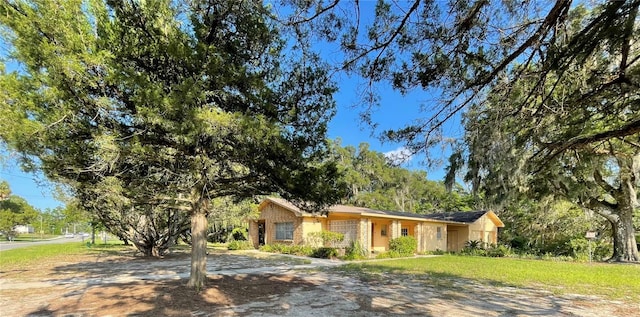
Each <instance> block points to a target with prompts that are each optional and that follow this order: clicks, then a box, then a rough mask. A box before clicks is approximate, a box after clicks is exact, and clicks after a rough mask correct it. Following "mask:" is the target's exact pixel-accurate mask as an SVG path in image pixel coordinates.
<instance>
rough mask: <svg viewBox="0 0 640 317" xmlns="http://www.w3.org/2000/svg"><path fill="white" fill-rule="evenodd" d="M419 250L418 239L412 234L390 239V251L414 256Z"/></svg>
mask: <svg viewBox="0 0 640 317" xmlns="http://www.w3.org/2000/svg"><path fill="white" fill-rule="evenodd" d="M417 250H418V241H417V240H416V238H414V237H412V236H404V237H398V238H395V239H391V240H390V241H389V252H396V253H397V254H399V255H400V256H413V255H414V254H415V253H416V251H417Z"/></svg>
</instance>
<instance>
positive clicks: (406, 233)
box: [400, 228, 409, 237]
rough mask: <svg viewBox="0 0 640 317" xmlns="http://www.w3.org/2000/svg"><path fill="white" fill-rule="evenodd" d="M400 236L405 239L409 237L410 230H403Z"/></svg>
mask: <svg viewBox="0 0 640 317" xmlns="http://www.w3.org/2000/svg"><path fill="white" fill-rule="evenodd" d="M400 234H401V235H402V236H403V237H406V236H408V235H409V229H408V228H402V229H400Z"/></svg>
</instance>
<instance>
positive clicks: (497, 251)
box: [486, 245, 511, 258]
mask: <svg viewBox="0 0 640 317" xmlns="http://www.w3.org/2000/svg"><path fill="white" fill-rule="evenodd" d="M486 254H487V256H489V257H494V258H501V257H504V256H507V255H509V254H511V250H510V249H509V247H507V246H504V245H492V246H491V247H489V248H488V249H487V250H486Z"/></svg>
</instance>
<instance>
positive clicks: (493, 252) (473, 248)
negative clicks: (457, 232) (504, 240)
mask: <svg viewBox="0 0 640 317" xmlns="http://www.w3.org/2000/svg"><path fill="white" fill-rule="evenodd" d="M460 254H463V255H472V256H487V257H493V258H501V257H505V256H509V255H511V254H512V251H511V248H509V247H508V246H505V245H496V244H490V245H488V244H486V243H484V242H482V241H480V240H469V241H467V242H465V243H464V248H463V249H462V250H461V251H460Z"/></svg>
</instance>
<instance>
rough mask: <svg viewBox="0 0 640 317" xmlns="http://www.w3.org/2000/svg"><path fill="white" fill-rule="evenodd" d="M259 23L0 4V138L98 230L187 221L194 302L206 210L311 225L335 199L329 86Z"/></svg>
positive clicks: (249, 9)
mask: <svg viewBox="0 0 640 317" xmlns="http://www.w3.org/2000/svg"><path fill="white" fill-rule="evenodd" d="M270 16H271V13H270V12H269V11H268V9H267V8H265V7H263V6H262V5H261V4H260V3H257V2H248V1H241V2H236V1H189V2H182V1H168V0H167V1H162V0H158V1H145V2H138V1H107V2H106V3H104V2H102V1H98V0H96V1H89V2H87V3H83V2H81V1H65V2H57V1H45V0H38V1H35V0H34V1H28V2H26V1H15V2H13V1H12V2H9V1H6V2H3V3H2V4H0V23H1V24H2V26H3V27H4V29H5V31H6V32H5V36H4V40H5V42H7V43H8V44H10V45H9V47H10V48H11V49H10V52H11V58H13V59H14V60H15V61H16V62H18V63H20V65H21V67H20V68H19V71H13V72H6V71H3V72H2V74H1V75H0V86H1V87H2V89H1V91H2V92H1V93H2V94H3V96H2V99H1V103H0V107H1V109H2V119H1V120H2V123H3V124H5V125H6V126H7V127H8V128H7V129H2V131H0V136H1V137H2V139H3V140H4V141H5V142H6V143H7V144H8V145H9V147H10V148H12V149H15V150H17V151H18V152H19V153H21V154H22V159H23V165H24V166H25V168H27V169H36V168H39V169H41V170H42V171H43V172H44V173H45V175H46V176H47V177H49V178H51V179H54V180H58V181H61V182H63V183H65V184H68V185H69V186H70V187H71V188H72V189H73V191H74V194H75V195H76V196H77V197H78V198H79V200H80V201H81V202H82V203H83V206H82V207H83V208H86V209H87V210H90V211H91V212H93V213H95V214H97V215H98V216H100V217H102V216H103V215H102V214H101V209H100V208H101V207H105V206H106V207H108V208H107V209H106V210H108V212H120V213H124V214H128V213H129V212H130V210H129V209H127V208H128V207H129V206H133V207H134V208H140V210H153V211H154V212H155V210H162V209H163V208H166V209H167V210H180V211H182V212H184V213H186V214H187V215H188V216H189V218H190V230H191V237H192V252H191V256H192V257H191V275H190V279H189V282H188V285H189V286H191V287H194V288H196V289H200V288H202V287H203V285H204V281H205V274H206V256H205V253H206V239H205V238H206V237H205V236H206V230H207V225H206V224H207V222H206V221H207V218H206V216H207V212H208V210H209V208H208V207H209V202H210V200H211V199H213V198H216V197H224V196H234V197H248V196H252V195H257V194H270V193H272V192H278V193H280V194H281V195H282V196H283V197H284V198H286V199H289V200H291V201H293V202H295V203H296V204H298V205H300V206H301V207H303V208H305V209H307V210H311V211H313V210H319V209H321V208H322V207H323V206H325V205H327V204H330V203H332V202H333V201H335V199H337V197H338V195H339V189H340V188H341V187H340V185H339V184H338V183H337V182H336V179H337V174H336V169H335V166H334V164H333V163H332V162H327V161H323V160H322V158H323V152H324V149H325V144H324V142H325V131H326V122H327V121H328V120H329V119H330V117H331V115H332V109H333V108H334V102H333V99H332V93H333V92H334V91H335V86H334V85H333V84H332V82H331V81H330V80H329V79H328V77H327V72H326V70H325V69H324V67H323V65H322V64H320V63H319V62H318V59H317V58H314V56H312V55H305V56H301V55H300V54H297V53H296V52H297V51H296V50H295V47H293V48H291V49H290V50H285V44H286V43H285V42H284V41H282V40H281V39H280V34H279V31H278V29H276V28H275V27H274V25H272V24H271V23H269V21H272V20H271V18H270ZM285 53H286V56H287V57H285ZM302 57H304V58H302ZM96 191H99V192H96ZM96 195H102V196H104V197H109V200H96V199H94V198H95V196H96ZM93 203H96V204H93Z"/></svg>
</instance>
